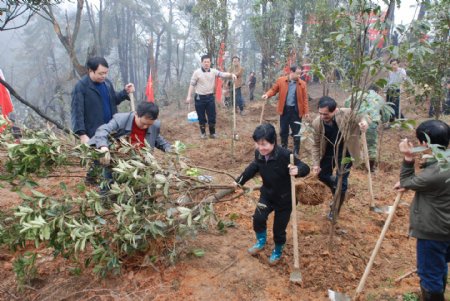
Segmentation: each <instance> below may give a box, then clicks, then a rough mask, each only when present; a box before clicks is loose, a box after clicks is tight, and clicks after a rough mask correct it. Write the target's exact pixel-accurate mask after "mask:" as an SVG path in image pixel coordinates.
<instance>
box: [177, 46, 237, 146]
mask: <svg viewBox="0 0 450 301" xmlns="http://www.w3.org/2000/svg"><path fill="white" fill-rule="evenodd" d="M216 76H220V77H222V78H230V79H232V80H236V75H234V74H232V73H228V72H221V71H219V70H217V69H214V68H211V57H210V56H209V55H204V56H202V57H201V68H199V69H197V70H195V71H194V73H193V74H192V77H191V81H190V84H189V90H188V95H187V97H186V103H191V95H192V92H194V90H195V96H194V99H195V111H197V115H198V123H199V124H200V138H202V139H206V138H207V137H206V123H208V126H209V137H210V138H216V137H217V136H216V101H215V97H214V92H215V86H216ZM207 117H208V119H206V118H207Z"/></svg>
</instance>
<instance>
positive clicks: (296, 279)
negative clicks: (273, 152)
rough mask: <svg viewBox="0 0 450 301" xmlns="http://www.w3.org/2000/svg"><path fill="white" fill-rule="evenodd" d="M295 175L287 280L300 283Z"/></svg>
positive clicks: (292, 159)
mask: <svg viewBox="0 0 450 301" xmlns="http://www.w3.org/2000/svg"><path fill="white" fill-rule="evenodd" d="M291 165H294V155H293V154H291ZM294 179H295V177H294V176H291V200H292V222H291V223H292V236H293V238H294V269H293V270H292V272H291V276H290V278H289V281H291V282H294V283H298V284H302V273H301V272H300V264H299V258H298V257H299V256H298V236H297V226H298V225H297V210H296V207H297V203H296V200H295V181H294Z"/></svg>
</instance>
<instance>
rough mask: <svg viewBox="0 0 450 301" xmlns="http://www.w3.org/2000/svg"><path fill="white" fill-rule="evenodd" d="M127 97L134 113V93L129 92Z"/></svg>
mask: <svg viewBox="0 0 450 301" xmlns="http://www.w3.org/2000/svg"><path fill="white" fill-rule="evenodd" d="M128 96H130V106H131V111H132V112H134V110H135V103H136V100H135V99H134V93H133V92H131V93H130V94H129V95H128Z"/></svg>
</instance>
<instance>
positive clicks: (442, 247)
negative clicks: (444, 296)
mask: <svg viewBox="0 0 450 301" xmlns="http://www.w3.org/2000/svg"><path fill="white" fill-rule="evenodd" d="M416 248H417V251H416V252H417V274H418V275H419V277H420V286H421V287H423V288H424V289H426V290H427V291H429V292H430V293H442V292H443V291H444V280H443V279H444V277H447V273H448V266H447V263H448V262H450V241H437V240H428V239H417V245H416Z"/></svg>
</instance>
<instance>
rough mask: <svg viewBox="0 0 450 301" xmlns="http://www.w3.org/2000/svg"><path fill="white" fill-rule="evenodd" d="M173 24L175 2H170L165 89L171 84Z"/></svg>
mask: <svg viewBox="0 0 450 301" xmlns="http://www.w3.org/2000/svg"><path fill="white" fill-rule="evenodd" d="M172 23H173V2H172V1H169V22H168V23H167V25H166V26H167V37H166V39H167V62H166V76H165V77H164V84H163V89H165V88H166V86H167V84H170V73H171V72H170V71H171V70H170V69H171V65H172Z"/></svg>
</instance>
